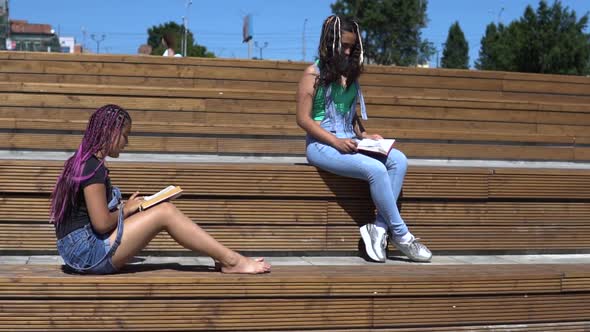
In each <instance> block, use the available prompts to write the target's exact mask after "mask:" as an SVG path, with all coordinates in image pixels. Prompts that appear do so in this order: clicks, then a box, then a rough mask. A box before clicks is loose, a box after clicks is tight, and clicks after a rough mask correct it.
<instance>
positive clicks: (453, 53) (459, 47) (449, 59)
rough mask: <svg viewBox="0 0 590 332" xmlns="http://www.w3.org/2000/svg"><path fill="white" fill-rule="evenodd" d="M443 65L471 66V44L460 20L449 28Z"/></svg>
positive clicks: (460, 67) (465, 67)
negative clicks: (466, 37)
mask: <svg viewBox="0 0 590 332" xmlns="http://www.w3.org/2000/svg"><path fill="white" fill-rule="evenodd" d="M441 66H442V67H443V68H457V69H468V68H469V44H468V43H467V40H466V39H465V34H464V33H463V30H461V26H459V22H455V23H453V24H452V25H451V27H450V28H449V35H448V36H447V41H446V43H445V49H444V50H443V57H442V61H441Z"/></svg>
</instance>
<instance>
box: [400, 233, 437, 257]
mask: <svg viewBox="0 0 590 332" xmlns="http://www.w3.org/2000/svg"><path fill="white" fill-rule="evenodd" d="M418 240H419V239H418V238H416V237H414V236H412V239H411V240H410V241H409V242H407V243H402V242H400V241H399V239H396V238H392V241H391V242H392V243H393V245H394V246H395V247H396V248H397V249H398V250H399V251H401V252H402V253H403V254H404V255H406V256H408V258H409V259H411V260H413V261H415V262H429V261H430V259H432V253H431V252H430V250H429V249H428V248H427V247H426V246H425V245H424V244H422V243H421V242H420V241H418Z"/></svg>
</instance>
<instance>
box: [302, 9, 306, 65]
mask: <svg viewBox="0 0 590 332" xmlns="http://www.w3.org/2000/svg"><path fill="white" fill-rule="evenodd" d="M306 24H307V19H305V20H304V21H303V33H302V34H301V55H302V59H301V61H304V62H305V25H306Z"/></svg>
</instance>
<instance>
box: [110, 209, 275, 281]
mask: <svg viewBox="0 0 590 332" xmlns="http://www.w3.org/2000/svg"><path fill="white" fill-rule="evenodd" d="M162 230H166V231H167V232H168V234H170V236H171V237H172V238H173V239H174V240H176V242H178V243H179V244H180V245H181V246H183V247H185V248H187V249H190V250H193V251H198V252H201V253H204V254H206V255H209V256H211V257H212V258H213V259H215V260H217V261H219V262H220V263H221V271H222V272H224V273H264V272H268V271H270V265H269V264H268V263H266V262H264V260H252V259H249V258H246V257H244V256H242V255H240V254H238V253H237V252H235V251H233V250H231V249H228V248H227V247H225V246H224V245H223V244H221V243H219V242H217V240H215V239H214V238H213V237H212V236H211V235H209V234H208V233H207V232H205V231H204V230H203V229H202V228H201V227H199V226H198V225H197V224H195V223H194V222H193V221H192V220H190V219H189V218H188V217H187V216H185V215H184V213H182V212H181V211H180V210H178V209H177V208H176V206H174V204H172V203H168V202H164V203H161V204H158V205H156V206H154V207H152V208H150V209H148V210H146V211H143V212H139V213H136V214H134V215H132V216H130V217H128V218H127V219H125V227H124V228H123V238H122V239H121V244H120V245H119V248H117V250H116V251H115V254H114V255H113V264H114V265H115V267H117V268H121V267H123V266H124V265H125V264H126V263H127V262H128V261H129V260H130V259H131V258H132V257H133V256H134V255H135V254H137V253H138V252H139V251H140V250H142V249H143V248H145V247H146V246H147V244H148V243H149V242H150V241H151V240H152V239H153V238H154V237H155V236H156V235H157V234H158V233H159V232H161V231H162ZM116 234H117V232H116V230H115V232H113V235H111V237H110V239H109V240H110V241H111V243H112V242H113V241H115V237H116Z"/></svg>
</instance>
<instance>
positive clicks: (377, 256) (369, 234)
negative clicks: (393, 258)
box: [359, 224, 387, 263]
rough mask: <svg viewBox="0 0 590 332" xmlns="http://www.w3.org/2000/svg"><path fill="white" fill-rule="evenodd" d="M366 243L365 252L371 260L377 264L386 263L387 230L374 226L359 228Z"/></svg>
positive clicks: (367, 225) (368, 225)
mask: <svg viewBox="0 0 590 332" xmlns="http://www.w3.org/2000/svg"><path fill="white" fill-rule="evenodd" d="M359 231H360V232H361V237H362V238H363V242H364V243H365V251H366V252H367V255H368V256H369V258H371V259H372V260H374V261H376V262H381V263H383V262H385V258H386V257H385V248H386V247H387V230H386V229H385V228H383V227H379V226H375V225H374V224H366V225H364V226H362V227H361V228H359Z"/></svg>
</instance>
